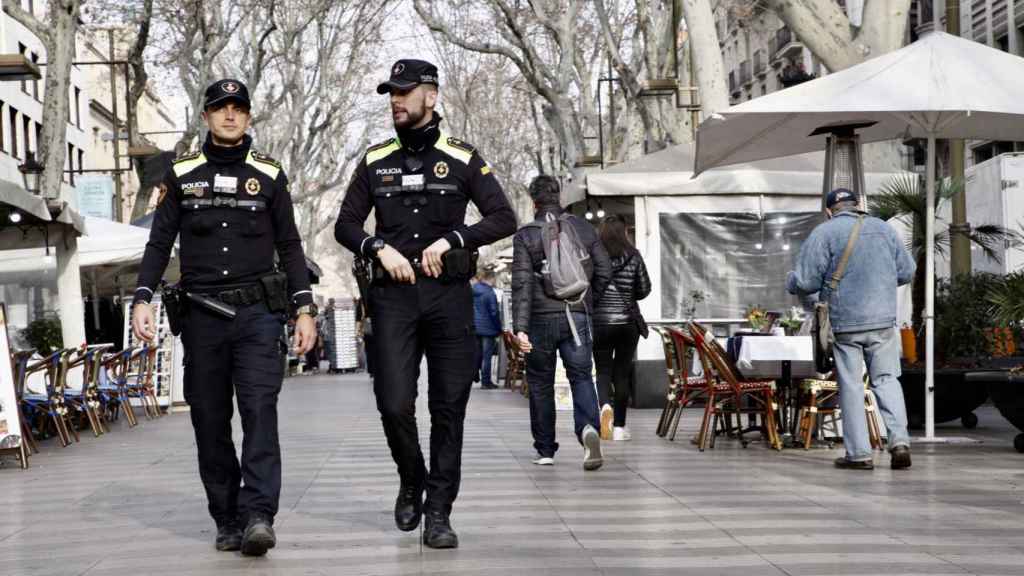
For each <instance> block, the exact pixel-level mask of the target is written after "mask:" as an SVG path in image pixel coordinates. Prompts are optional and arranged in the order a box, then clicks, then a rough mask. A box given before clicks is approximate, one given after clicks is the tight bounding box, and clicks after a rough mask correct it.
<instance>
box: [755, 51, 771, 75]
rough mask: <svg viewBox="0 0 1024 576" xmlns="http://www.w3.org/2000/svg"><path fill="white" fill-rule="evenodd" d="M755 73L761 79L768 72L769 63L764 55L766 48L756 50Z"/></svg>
mask: <svg viewBox="0 0 1024 576" xmlns="http://www.w3.org/2000/svg"><path fill="white" fill-rule="evenodd" d="M754 74H756V75H757V77H758V78H761V79H764V77H765V76H766V75H767V74H768V63H767V61H766V59H765V57H764V50H756V51H755V52H754Z"/></svg>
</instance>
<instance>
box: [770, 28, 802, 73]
mask: <svg viewBox="0 0 1024 576" xmlns="http://www.w3.org/2000/svg"><path fill="white" fill-rule="evenodd" d="M803 49H804V45H803V44H801V43H800V42H799V41H798V40H797V38H796V36H795V35H794V34H793V31H792V30H790V29H789V27H788V26H783V27H782V28H779V29H778V30H776V31H775V38H773V39H772V42H771V59H772V66H774V67H776V68H778V67H779V66H781V65H782V61H783V60H785V59H787V58H794V57H796V56H799V55H800V53H801V52H803Z"/></svg>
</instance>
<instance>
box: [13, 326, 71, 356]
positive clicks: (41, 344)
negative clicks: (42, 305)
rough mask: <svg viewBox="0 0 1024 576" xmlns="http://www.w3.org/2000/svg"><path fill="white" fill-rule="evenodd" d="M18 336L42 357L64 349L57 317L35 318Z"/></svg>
mask: <svg viewBox="0 0 1024 576" xmlns="http://www.w3.org/2000/svg"><path fill="white" fill-rule="evenodd" d="M18 335H19V336H21V338H22V339H23V340H25V341H26V342H28V344H29V346H31V347H32V348H35V349H36V351H37V352H39V354H40V355H42V356H49V355H50V354H53V352H54V351H56V350H60V349H61V348H63V347H64V338H63V336H62V335H61V326H60V318H57V317H44V318H37V319H35V320H33V321H31V322H29V323H28V326H26V327H25V328H24V329H23V330H21V332H19V333H18Z"/></svg>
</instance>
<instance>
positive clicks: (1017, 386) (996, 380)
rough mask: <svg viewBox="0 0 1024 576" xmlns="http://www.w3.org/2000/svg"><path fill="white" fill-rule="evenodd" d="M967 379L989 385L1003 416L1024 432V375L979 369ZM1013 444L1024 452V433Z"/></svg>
mask: <svg viewBox="0 0 1024 576" xmlns="http://www.w3.org/2000/svg"><path fill="white" fill-rule="evenodd" d="M966 379H967V380H968V381H969V382H972V383H976V384H978V385H985V386H987V387H988V390H989V395H990V396H991V397H992V403H993V404H995V405H996V409H997V410H999V413H1000V414H1002V416H1003V418H1006V420H1007V421H1009V422H1010V424H1013V426H1014V427H1015V428H1017V429H1018V430H1020V431H1022V432H1024V375H1016V374H1011V373H1010V372H1009V371H1007V370H1000V371H979V372H971V373H969V374H968V375H967V377H966ZM1013 445H1014V447H1015V448H1016V449H1017V451H1018V452H1024V433H1022V434H1018V435H1017V437H1016V438H1014V440H1013Z"/></svg>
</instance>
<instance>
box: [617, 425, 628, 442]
mask: <svg viewBox="0 0 1024 576" xmlns="http://www.w3.org/2000/svg"><path fill="white" fill-rule="evenodd" d="M632 439H633V435H632V434H630V433H629V428H626V427H625V426H616V427H615V429H614V430H613V431H612V440H614V441H616V442H625V441H627V440H632Z"/></svg>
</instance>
